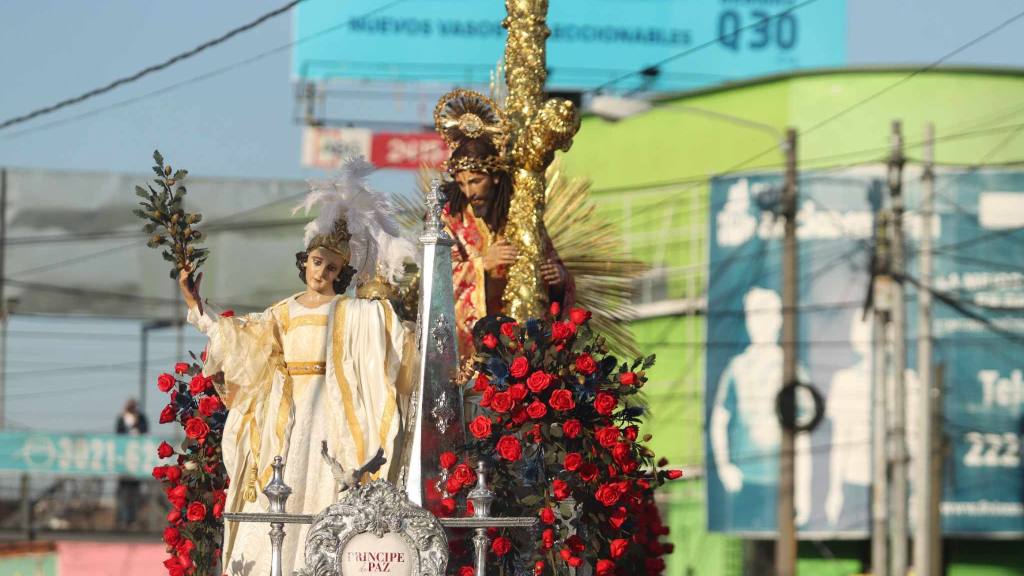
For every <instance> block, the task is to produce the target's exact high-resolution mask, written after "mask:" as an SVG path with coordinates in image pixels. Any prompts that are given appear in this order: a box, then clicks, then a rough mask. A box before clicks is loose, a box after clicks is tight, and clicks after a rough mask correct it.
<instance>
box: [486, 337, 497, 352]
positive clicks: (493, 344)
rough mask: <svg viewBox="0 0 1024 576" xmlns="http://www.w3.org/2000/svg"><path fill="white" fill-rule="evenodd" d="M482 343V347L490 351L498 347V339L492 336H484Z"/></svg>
mask: <svg viewBox="0 0 1024 576" xmlns="http://www.w3.org/2000/svg"><path fill="white" fill-rule="evenodd" d="M483 343H484V346H487V347H488V348H490V349H491V350H494V349H495V348H497V347H498V338H497V337H495V336H494V334H484V337H483Z"/></svg>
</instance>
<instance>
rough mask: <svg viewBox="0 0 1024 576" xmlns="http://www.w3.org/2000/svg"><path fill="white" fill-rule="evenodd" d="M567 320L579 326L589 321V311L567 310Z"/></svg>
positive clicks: (579, 309) (581, 309)
mask: <svg viewBox="0 0 1024 576" xmlns="http://www.w3.org/2000/svg"><path fill="white" fill-rule="evenodd" d="M569 320H571V321H572V323H573V324H575V325H577V326H580V325H581V324H583V323H584V322H586V321H587V320H590V311H589V310H584V309H583V308H573V309H572V310H569Z"/></svg>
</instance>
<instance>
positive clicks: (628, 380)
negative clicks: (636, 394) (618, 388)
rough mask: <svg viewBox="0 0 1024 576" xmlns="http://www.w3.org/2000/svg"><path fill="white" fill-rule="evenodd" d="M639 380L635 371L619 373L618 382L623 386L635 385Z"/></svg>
mask: <svg viewBox="0 0 1024 576" xmlns="http://www.w3.org/2000/svg"><path fill="white" fill-rule="evenodd" d="M637 382H639V380H638V379H637V377H636V372H623V373H622V374H619V384H622V385H623V386H636V383H637Z"/></svg>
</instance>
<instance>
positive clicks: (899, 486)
mask: <svg viewBox="0 0 1024 576" xmlns="http://www.w3.org/2000/svg"><path fill="white" fill-rule="evenodd" d="M890 143H891V147H892V150H891V153H890V156H889V165H888V180H889V198H890V200H891V202H892V275H893V279H894V280H895V282H893V283H892V323H893V346H892V368H893V387H892V388H893V406H892V436H891V438H890V440H891V442H892V524H891V529H892V532H891V537H892V543H891V546H890V550H891V551H892V576H906V573H907V440H906V415H907V412H906V385H905V383H904V374H905V372H906V368H907V340H906V338H907V336H906V327H907V310H906V302H905V301H904V288H903V286H904V285H903V280H904V275H905V272H906V261H905V258H904V249H903V248H904V244H903V216H904V212H903V162H904V157H903V130H902V126H901V125H900V122H899V120H894V121H893V123H892V135H891V142H890Z"/></svg>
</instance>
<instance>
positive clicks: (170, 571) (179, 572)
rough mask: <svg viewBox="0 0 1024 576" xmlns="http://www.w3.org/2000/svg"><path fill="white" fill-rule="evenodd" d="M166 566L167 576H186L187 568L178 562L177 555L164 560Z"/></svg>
mask: <svg viewBox="0 0 1024 576" xmlns="http://www.w3.org/2000/svg"><path fill="white" fill-rule="evenodd" d="M164 568H166V569H167V576H184V574H185V568H183V567H182V565H181V564H179V563H178V557H177V556H171V557H170V558H168V559H167V560H164Z"/></svg>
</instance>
